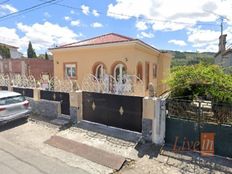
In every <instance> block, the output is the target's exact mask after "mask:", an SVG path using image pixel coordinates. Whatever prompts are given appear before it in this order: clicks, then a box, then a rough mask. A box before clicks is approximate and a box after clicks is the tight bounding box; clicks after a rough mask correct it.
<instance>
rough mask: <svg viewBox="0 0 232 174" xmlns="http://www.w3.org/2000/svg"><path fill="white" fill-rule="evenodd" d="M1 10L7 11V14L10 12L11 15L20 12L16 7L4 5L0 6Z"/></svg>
mask: <svg viewBox="0 0 232 174" xmlns="http://www.w3.org/2000/svg"><path fill="white" fill-rule="evenodd" d="M0 9H2V10H6V11H7V12H10V13H15V12H17V11H18V10H17V9H16V8H15V7H13V6H12V5H10V4H2V5H0Z"/></svg>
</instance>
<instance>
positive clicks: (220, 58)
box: [215, 34, 232, 67]
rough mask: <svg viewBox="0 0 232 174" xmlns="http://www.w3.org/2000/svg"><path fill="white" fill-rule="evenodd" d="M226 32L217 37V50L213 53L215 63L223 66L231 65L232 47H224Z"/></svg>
mask: <svg viewBox="0 0 232 174" xmlns="http://www.w3.org/2000/svg"><path fill="white" fill-rule="evenodd" d="M226 36H227V35H226V34H224V35H221V36H220V37H219V45H218V48H219V49H218V52H217V53H216V55H215V63H216V64H218V65H221V66H223V67H229V66H232V49H231V48H229V49H226Z"/></svg>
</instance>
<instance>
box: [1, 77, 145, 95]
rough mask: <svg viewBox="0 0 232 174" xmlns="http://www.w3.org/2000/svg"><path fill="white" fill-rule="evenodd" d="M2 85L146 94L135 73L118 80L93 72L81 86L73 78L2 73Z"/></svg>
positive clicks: (62, 90) (68, 90)
mask: <svg viewBox="0 0 232 174" xmlns="http://www.w3.org/2000/svg"><path fill="white" fill-rule="evenodd" d="M0 86H8V87H9V86H11V87H19V88H32V89H33V88H38V89H41V90H48V91H58V92H73V91H77V90H83V91H89V92H99V93H109V94H118V95H134V96H144V93H145V90H144V83H143V81H142V80H141V79H140V78H138V77H137V76H135V75H124V76H123V78H122V79H120V80H116V79H115V78H114V77H113V76H112V75H107V74H106V75H104V77H103V78H101V79H98V78H97V77H96V76H94V75H93V74H89V75H87V76H85V77H84V78H83V80H82V84H81V86H80V85H79V84H78V82H77V80H71V79H63V80H61V79H58V78H57V77H51V78H50V79H45V78H41V79H40V80H35V78H34V77H33V76H22V75H11V76H9V75H4V74H0Z"/></svg>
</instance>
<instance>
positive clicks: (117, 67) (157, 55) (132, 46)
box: [50, 33, 171, 95]
mask: <svg viewBox="0 0 232 174" xmlns="http://www.w3.org/2000/svg"><path fill="white" fill-rule="evenodd" d="M50 51H51V52H52V53H53V58H54V76H56V77H58V78H59V79H64V78H66V77H68V78H70V79H73V80H77V82H78V84H79V85H81V84H82V82H83V80H84V78H85V77H86V75H88V74H93V75H94V76H95V77H96V78H97V79H101V78H103V77H104V75H105V74H108V75H111V77H112V78H114V79H116V81H121V82H122V83H123V77H124V76H125V74H127V75H136V76H137V77H138V78H140V79H141V80H142V81H143V84H144V94H146V93H147V90H148V84H149V82H152V83H153V85H154V87H155V90H156V92H157V95H160V94H162V93H163V92H165V90H166V89H167V86H166V85H165V84H164V83H163V80H164V79H165V78H166V77H167V76H168V75H169V72H170V62H171V55H170V54H168V53H164V52H161V51H159V50H158V49H156V48H154V47H152V46H150V45H148V44H146V43H144V42H143V41H141V40H139V39H133V38H130V37H126V36H122V35H119V34H115V33H110V34H105V35H101V36H97V37H94V38H90V39H87V40H83V41H80V42H75V43H71V44H66V45H63V46H59V47H56V48H51V49H50Z"/></svg>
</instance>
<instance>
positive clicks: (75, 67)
mask: <svg viewBox="0 0 232 174" xmlns="http://www.w3.org/2000/svg"><path fill="white" fill-rule="evenodd" d="M67 68H70V69H71V71H70V72H71V75H70V76H69V75H68V73H67ZM73 69H74V71H75V75H74V74H73ZM64 71H65V78H71V79H74V78H76V77H77V64H75V63H64Z"/></svg>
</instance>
